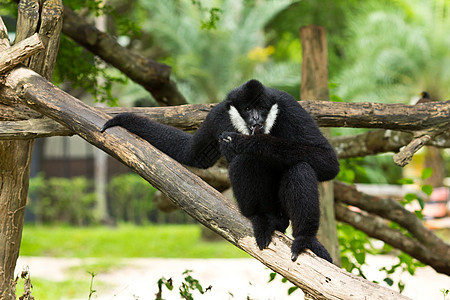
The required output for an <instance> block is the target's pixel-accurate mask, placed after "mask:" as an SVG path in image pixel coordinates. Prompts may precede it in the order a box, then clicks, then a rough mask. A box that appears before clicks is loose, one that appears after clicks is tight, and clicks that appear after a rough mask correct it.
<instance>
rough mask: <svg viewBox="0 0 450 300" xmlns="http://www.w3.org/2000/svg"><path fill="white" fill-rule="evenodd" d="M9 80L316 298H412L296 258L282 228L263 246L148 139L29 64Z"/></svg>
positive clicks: (307, 256)
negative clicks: (108, 124) (115, 123)
mask: <svg viewBox="0 0 450 300" xmlns="http://www.w3.org/2000/svg"><path fill="white" fill-rule="evenodd" d="M4 84H5V85H7V86H8V87H9V88H11V89H12V90H15V91H17V92H18V93H19V96H20V98H21V99H22V101H23V102H24V103H26V104H27V105H28V106H30V107H31V108H33V109H35V110H37V111H39V112H41V113H43V114H45V115H47V116H49V117H51V118H53V119H55V120H57V121H58V122H59V123H61V124H64V125H65V126H67V127H69V128H70V129H71V130H72V131H75V132H77V133H78V134H79V135H80V136H81V137H82V138H84V139H85V140H87V141H88V142H90V143H92V144H94V145H95V146H97V147H99V148H101V149H103V150H105V151H107V152H108V153H109V154H111V155H112V156H114V157H116V158H117V159H119V160H120V161H122V162H123V163H125V164H126V165H128V166H129V167H131V168H133V169H134V170H135V171H136V172H137V173H138V174H140V175H141V176H142V177H144V178H145V179H146V180H148V181H149V182H150V183H151V184H152V185H153V186H155V187H156V188H158V189H159V190H161V191H163V192H164V193H165V194H166V195H168V196H169V197H170V198H171V199H172V200H173V201H174V202H175V203H176V204H177V205H178V206H180V207H181V208H182V209H183V210H185V211H186V212H187V213H189V214H190V215H191V216H193V217H194V218H196V219H197V220H198V221H199V222H201V223H202V224H204V225H205V226H207V227H209V228H211V229H212V230H214V231H215V232H217V233H219V234H220V235H222V236H223V237H224V238H225V239H227V240H228V241H230V242H231V243H233V244H235V245H236V246H238V247H240V248H241V249H243V250H244V251H246V252H248V253H249V254H250V255H252V256H254V257H255V258H257V259H258V260H260V261H261V262H263V263H264V264H265V265H267V266H268V267H270V268H271V269H272V270H274V271H275V272H277V273H279V274H281V275H282V276H284V277H286V278H287V279H289V280H290V281H292V282H293V283H294V284H296V285H297V286H299V287H300V288H301V289H302V290H304V291H305V292H306V293H307V294H309V295H311V296H312V297H313V298H314V299H363V298H369V297H370V298H371V299H407V298H406V297H404V296H402V295H400V294H398V293H397V292H395V291H393V290H389V289H387V288H384V287H381V286H379V285H376V284H374V283H371V282H369V281H367V280H364V279H362V278H359V277H357V276H355V275H352V274H350V273H347V272H346V271H344V270H341V269H339V268H338V267H336V266H334V265H332V264H329V263H328V262H326V261H324V260H322V259H320V258H318V257H316V256H315V255H314V254H313V253H311V252H310V251H306V252H305V253H303V254H301V255H300V256H299V258H298V260H297V261H296V262H292V261H291V260H290V244H291V240H289V239H288V238H287V237H286V236H284V235H282V234H281V233H277V234H275V236H274V239H273V242H272V243H271V244H270V245H269V248H268V249H265V250H259V248H258V247H257V245H256V243H255V240H254V237H253V233H252V230H251V226H250V223H249V221H248V220H247V219H245V218H244V217H243V216H242V215H241V214H239V213H238V211H237V210H236V208H235V207H233V206H232V205H230V204H229V202H228V201H227V200H226V199H225V198H223V196H222V195H221V194H220V193H219V192H217V191H216V190H214V189H213V188H211V187H210V186H209V185H207V184H206V183H205V182H203V181H202V180H201V179H200V178H198V177H197V176H195V175H193V174H192V173H191V172H189V171H188V170H186V169H185V168H183V167H182V166H181V165H180V164H179V163H177V162H176V161H174V160H172V159H171V158H169V157H168V156H166V155H165V154H163V153H162V152H160V151H159V150H157V149H156V148H154V147H152V146H151V145H149V144H148V143H147V142H146V141H144V140H142V139H141V138H138V137H136V136H134V135H131V134H130V133H129V132H127V131H126V130H125V129H123V128H120V127H115V128H111V129H108V130H107V132H105V133H101V132H100V129H101V127H102V126H103V124H104V123H105V121H106V120H107V119H108V116H107V115H106V114H104V113H102V112H100V111H98V110H94V109H92V108H91V107H89V106H87V105H86V104H84V103H82V102H80V101H79V100H77V99H76V98H73V97H72V96H70V95H68V94H66V93H64V92H63V91H61V90H59V89H57V88H56V87H54V86H53V85H52V84H50V83H49V82H47V81H46V80H45V79H43V78H42V77H41V76H39V75H38V74H36V73H34V72H33V71H31V70H28V69H26V68H24V67H19V68H16V69H14V70H12V71H11V72H10V73H9V74H8V75H7V76H6V78H4Z"/></svg>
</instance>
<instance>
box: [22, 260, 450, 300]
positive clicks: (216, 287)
mask: <svg viewBox="0 0 450 300" xmlns="http://www.w3.org/2000/svg"><path fill="white" fill-rule="evenodd" d="M90 260H92V259H90ZM367 261H368V264H369V266H368V267H367V268H366V269H365V270H364V271H365V274H366V276H367V277H368V278H369V279H370V280H377V281H380V282H381V281H382V280H383V278H384V276H383V275H384V274H383V273H380V272H379V271H378V269H379V268H381V267H382V266H390V265H392V264H395V262H396V259H395V258H394V257H390V256H376V257H369V258H368V259H367ZM86 262H87V260H83V259H72V258H71V259H67V258H48V257H20V258H19V261H18V263H17V272H19V271H21V270H22V269H23V268H24V267H26V266H29V269H30V272H31V275H32V277H41V278H45V279H48V280H52V281H60V280H67V279H70V278H71V276H73V272H72V273H71V272H69V271H68V270H69V268H71V267H73V266H77V265H80V264H83V263H86ZM185 270H193V272H192V273H191V276H192V277H194V278H195V279H198V280H199V282H200V283H201V284H202V286H203V288H207V287H208V286H211V290H210V291H208V292H207V293H206V294H204V295H200V294H194V299H196V300H203V299H208V300H209V299H225V300H226V299H254V300H256V299H258V300H284V299H303V295H302V293H301V291H300V290H297V291H295V292H294V293H293V294H292V295H291V296H288V295H287V290H288V289H289V287H291V286H292V285H291V284H289V283H282V282H281V277H280V276H278V277H277V278H276V279H275V280H274V281H272V282H270V283H268V280H269V274H270V273H271V271H270V270H269V269H267V268H266V267H265V266H264V265H263V264H261V263H260V262H258V261H256V260H254V259H159V258H149V259H146V258H139V259H123V260H121V266H120V267H117V268H113V269H112V270H111V271H108V272H106V273H104V274H98V275H97V276H96V277H95V281H94V289H95V290H96V291H97V292H96V293H95V294H94V296H93V297H92V299H101V300H109V299H112V300H115V299H124V300H128V299H131V300H134V299H151V300H153V299H155V294H156V293H157V291H158V288H157V281H158V280H159V279H160V278H161V277H165V278H166V279H168V278H172V280H173V283H174V285H175V286H176V287H178V286H179V285H180V284H181V282H183V275H182V273H183V272H184V271H185ZM398 276H401V279H402V280H403V282H405V283H406V289H405V291H404V292H403V294H404V295H406V296H408V297H411V298H412V299H415V300H422V299H423V300H430V299H431V300H433V299H445V300H450V296H447V298H444V296H443V294H442V292H440V290H441V289H450V277H449V276H446V275H442V274H438V273H436V272H435V271H434V270H433V269H431V268H430V267H426V268H420V269H418V270H417V272H416V275H415V276H414V277H413V276H410V275H409V274H401V275H397V277H396V278H398ZM78 279H79V278H78ZM86 281H87V283H89V281H90V275H89V274H86ZM87 292H88V290H87ZM162 296H163V298H164V299H166V300H171V299H177V300H178V299H180V296H179V295H178V292H177V290H176V289H175V290H174V291H168V290H167V289H165V288H164V289H163V294H162ZM82 299H84V300H86V299H88V296H87V295H86V297H84V298H82Z"/></svg>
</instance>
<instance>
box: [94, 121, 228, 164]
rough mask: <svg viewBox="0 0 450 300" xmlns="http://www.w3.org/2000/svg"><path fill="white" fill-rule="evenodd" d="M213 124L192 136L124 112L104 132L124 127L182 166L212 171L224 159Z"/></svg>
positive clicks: (110, 122)
mask: <svg viewBox="0 0 450 300" xmlns="http://www.w3.org/2000/svg"><path fill="white" fill-rule="evenodd" d="M209 123H210V122H209V121H206V120H205V122H204V124H202V126H201V127H200V128H199V129H198V130H197V131H196V132H195V134H193V135H191V134H189V133H186V132H184V131H182V130H180V129H178V128H175V127H172V126H167V125H164V124H160V123H156V122H154V121H151V120H150V119H148V118H146V117H142V116H139V115H136V114H132V113H122V114H119V115H117V116H115V117H114V118H112V119H110V120H108V121H107V122H106V123H105V125H104V126H103V128H102V132H104V131H105V130H106V129H108V128H110V127H113V126H120V127H123V128H125V129H127V130H128V131H130V132H132V133H134V134H136V135H138V136H140V137H141V138H143V139H145V140H146V141H148V142H149V143H150V144H152V145H153V146H155V147H156V148H158V149H159V150H161V151H162V152H164V153H165V154H167V155H169V156H170V157H171V158H173V159H175V160H176V161H178V162H179V163H182V164H185V165H188V166H192V167H197V168H203V169H206V168H209V167H211V166H212V165H213V164H214V163H215V162H216V161H217V160H218V159H219V157H220V152H219V145H218V141H217V139H216V138H214V136H212V134H211V131H210V130H209V126H208V125H210V124H209Z"/></svg>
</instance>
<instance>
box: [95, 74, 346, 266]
mask: <svg viewBox="0 0 450 300" xmlns="http://www.w3.org/2000/svg"><path fill="white" fill-rule="evenodd" d="M112 126H121V127H123V128H126V129H127V130H129V131H131V132H132V133H135V134H137V135H138V136H140V137H142V138H144V139H145V140H147V141H148V142H149V143H151V144H152V145H153V146H155V147H156V148H158V149H159V150H161V151H162V152H164V153H166V154H167V155H169V156H170V157H172V158H173V159H175V160H177V161H178V162H180V163H182V164H185V165H189V166H193V167H197V168H208V167H210V166H212V165H213V164H214V163H215V162H216V161H217V160H218V159H219V157H220V156H221V155H223V156H225V158H226V159H227V160H228V162H229V175H230V180H231V184H232V188H233V192H234V195H235V197H236V200H237V203H238V205H239V208H240V211H241V213H242V214H243V215H244V216H245V217H247V218H248V219H249V220H250V221H251V223H252V225H253V230H254V234H255V238H256V243H257V245H258V247H259V248H260V249H264V248H266V247H267V246H268V245H269V243H270V242H271V240H272V234H273V232H274V231H275V230H279V231H281V232H283V233H284V232H285V230H286V228H287V227H288V225H289V220H290V221H291V223H292V230H293V237H294V242H293V244H292V248H291V251H292V260H294V261H295V260H296V259H297V257H298V255H299V253H301V252H302V251H303V250H304V249H305V248H308V249H311V250H312V251H313V252H314V253H315V254H316V255H318V256H320V257H322V258H324V259H326V260H328V261H330V262H331V257H330V254H329V253H328V252H327V250H326V249H325V247H324V246H323V245H322V244H321V243H320V242H319V241H318V240H317V238H316V234H317V230H318V228H319V217H320V209H319V195H318V186H317V185H318V184H317V182H318V181H326V180H331V179H333V178H334V177H335V176H336V175H337V174H338V172H339V163H338V160H337V157H336V154H335V152H334V150H333V148H332V147H331V145H330V144H329V142H328V140H327V139H326V138H325V137H324V136H323V135H322V133H321V132H320V130H319V128H318V127H317V125H316V124H315V122H314V120H313V119H312V117H311V116H310V115H309V114H308V113H307V112H306V111H305V110H304V109H303V108H302V107H301V106H300V104H299V103H298V102H297V101H295V99H294V98H293V97H292V96H291V95H289V94H288V93H285V92H283V91H280V90H276V89H272V88H268V87H265V86H264V85H262V84H261V83H260V82H259V81H257V80H250V81H248V82H247V83H245V84H243V85H241V86H240V87H238V88H236V89H234V90H233V91H231V92H230V93H229V94H228V96H227V97H226V99H225V100H224V101H223V102H221V103H219V104H217V105H216V106H215V107H214V108H213V109H212V110H211V112H210V113H209V114H208V116H207V117H206V119H205V121H204V122H203V124H202V125H201V126H200V128H199V129H198V130H197V131H196V132H195V133H194V134H189V133H186V132H183V131H181V130H179V129H177V128H174V127H171V126H166V125H163V124H159V123H156V122H153V121H151V120H149V119H147V118H145V117H141V116H137V115H135V114H130V113H123V114H119V115H117V116H115V117H114V118H112V119H111V120H109V121H108V122H107V123H106V124H105V125H104V127H103V129H102V132H103V131H104V130H106V129H107V128H109V127H112Z"/></svg>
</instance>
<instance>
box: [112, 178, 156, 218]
mask: <svg viewBox="0 0 450 300" xmlns="http://www.w3.org/2000/svg"><path fill="white" fill-rule="evenodd" d="M155 192H156V189H155V188H154V187H152V186H151V185H150V184H149V183H148V182H147V181H145V180H144V179H143V178H142V177H140V176H138V175H136V174H134V173H129V174H124V175H119V176H116V177H114V178H113V179H111V181H110V182H109V184H108V200H109V208H110V209H109V210H110V214H111V217H112V218H113V219H115V220H116V221H127V222H132V223H136V224H145V223H146V222H148V221H149V220H152V221H154V220H156V215H157V214H158V211H157V208H156V206H155V204H154V202H153V197H154V195H155Z"/></svg>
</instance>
